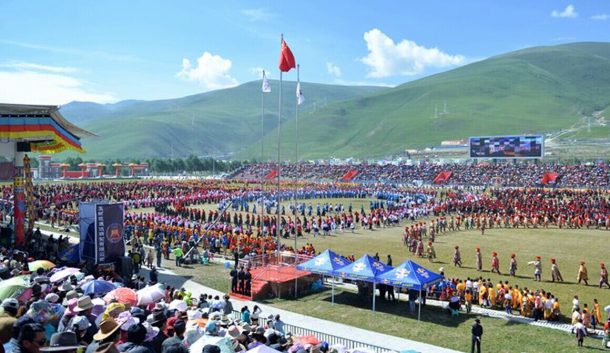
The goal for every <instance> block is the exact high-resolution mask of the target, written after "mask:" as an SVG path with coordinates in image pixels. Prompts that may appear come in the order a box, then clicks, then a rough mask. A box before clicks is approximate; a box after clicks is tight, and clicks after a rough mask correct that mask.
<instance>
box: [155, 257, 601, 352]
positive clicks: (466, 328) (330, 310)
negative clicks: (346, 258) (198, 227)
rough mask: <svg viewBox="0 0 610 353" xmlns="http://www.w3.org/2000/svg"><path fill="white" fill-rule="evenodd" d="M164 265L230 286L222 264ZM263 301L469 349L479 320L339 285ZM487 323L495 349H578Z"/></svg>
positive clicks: (591, 347)
mask: <svg viewBox="0 0 610 353" xmlns="http://www.w3.org/2000/svg"><path fill="white" fill-rule="evenodd" d="M163 266H164V267H166V268H168V269H171V270H172V271H174V272H176V273H178V274H180V275H182V276H185V277H186V278H187V279H191V280H193V281H195V282H199V283H202V284H203V285H206V286H209V287H211V288H215V289H218V290H220V291H222V292H225V291H228V289H229V270H228V269H226V268H225V267H224V266H223V265H222V264H221V263H211V264H209V265H205V266H203V265H185V266H183V267H180V268H177V267H175V265H174V262H173V261H164V262H163ZM608 292H610V291H607V290H606V291H605V292H601V293H602V294H606V295H607V293H608ZM403 298H404V296H403ZM264 303H266V304H269V305H271V306H274V307H277V308H280V309H284V310H288V311H292V312H296V313H300V314H303V315H308V316H313V317H317V318H321V319H326V320H331V321H337V322H341V323H344V324H347V325H351V326H355V327H359V328H363V329H366V330H370V331H375V332H380V333H385V334H388V335H392V336H397V337H402V338H406V339H411V340H415V341H420V342H426V343H429V344H433V345H438V346H441V347H445V348H450V349H455V350H459V351H469V349H470V326H471V324H472V322H473V320H474V318H475V316H473V315H466V314H464V313H462V314H460V316H459V317H457V318H455V317H450V316H449V315H447V314H446V312H445V311H443V310H441V309H440V308H438V307H432V306H428V307H426V308H425V309H423V310H422V316H421V321H420V322H418V321H417V315H416V314H409V313H408V304H407V303H405V302H400V303H395V302H383V301H378V302H377V311H376V312H373V311H371V302H370V301H368V300H361V299H360V298H359V297H358V296H357V295H356V294H355V293H354V292H351V291H349V290H348V289H339V288H338V289H337V290H336V296H335V304H334V305H333V304H331V291H330V290H327V291H324V292H320V293H317V294H312V295H308V296H304V297H300V298H299V299H298V300H294V299H292V298H282V299H272V300H267V301H264ZM237 309H239V308H237ZM567 310H569V308H568V309H567ZM482 322H483V325H484V327H485V338H484V347H489V348H490V349H492V347H493V351H494V352H505V353H512V352H515V349H516V347H519V348H518V351H519V352H565V353H571V352H574V348H575V347H574V346H575V342H574V336H573V335H570V334H567V333H565V332H562V331H557V330H553V329H549V328H542V327H535V326H529V325H525V324H519V323H516V322H513V321H508V320H502V319H493V318H483V320H482ZM331 333H332V332H331ZM354 339H358V338H357V337H356V338H354ZM600 344H601V343H600V340H593V339H587V340H586V341H585V347H584V348H582V349H580V350H579V351H580V352H594V351H598V350H599V348H598V347H599V346H600Z"/></svg>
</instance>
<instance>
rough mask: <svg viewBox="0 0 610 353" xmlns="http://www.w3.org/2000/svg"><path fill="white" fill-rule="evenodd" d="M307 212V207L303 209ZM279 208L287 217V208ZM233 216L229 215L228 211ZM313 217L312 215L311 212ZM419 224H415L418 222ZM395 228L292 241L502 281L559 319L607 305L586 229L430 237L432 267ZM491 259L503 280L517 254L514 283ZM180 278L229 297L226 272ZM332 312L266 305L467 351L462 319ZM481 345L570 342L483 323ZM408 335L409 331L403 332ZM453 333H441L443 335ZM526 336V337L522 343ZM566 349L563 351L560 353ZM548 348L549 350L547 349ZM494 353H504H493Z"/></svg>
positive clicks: (350, 305) (596, 246) (187, 271)
mask: <svg viewBox="0 0 610 353" xmlns="http://www.w3.org/2000/svg"><path fill="white" fill-rule="evenodd" d="M320 201H323V202H329V203H330V202H332V203H333V204H337V203H342V204H343V205H344V206H346V207H347V205H349V204H350V202H351V203H352V206H353V207H354V210H359V209H360V206H361V205H362V206H364V208H365V210H367V212H368V206H369V200H368V199H352V200H350V199H325V200H320ZM305 202H306V204H309V203H310V202H309V200H306V201H305ZM311 203H312V205H314V207H315V205H316V203H317V200H311ZM289 204H290V203H288V202H287V203H285V206H286V209H287V210H288V205H289ZM195 207H202V208H204V209H206V210H208V209H215V206H214V205H210V204H207V205H204V206H195ZM152 211H153V210H152V209H136V210H134V212H138V213H140V212H144V213H146V212H152ZM231 212H233V211H231ZM314 212H315V211H314ZM420 221H422V220H420ZM405 224H408V223H406V222H402V224H401V226H400V227H390V228H378V229H375V230H373V231H369V230H363V229H361V228H357V229H356V231H355V233H354V234H352V233H351V232H350V231H349V230H347V231H346V232H345V233H342V234H341V233H334V234H332V235H331V236H318V237H316V238H314V237H313V236H312V235H307V236H304V237H299V238H298V239H297V242H298V243H297V244H298V247H301V246H303V245H305V244H306V243H312V244H313V245H314V247H315V248H316V250H317V251H323V250H324V249H326V248H330V249H333V250H334V251H336V252H338V253H341V254H343V255H350V254H354V255H355V257H356V258H358V257H359V256H360V255H362V254H364V253H369V254H370V255H373V254H375V253H376V252H378V253H379V255H380V257H381V260H382V261H384V260H385V259H386V256H387V254H391V255H392V258H393V261H394V265H396V264H399V263H400V262H402V261H403V260H404V259H406V258H411V259H414V260H415V261H418V262H420V263H421V264H423V265H424V266H427V267H429V268H430V269H431V270H434V271H436V270H438V269H439V267H441V266H442V267H444V269H445V274H446V275H447V276H448V277H458V278H466V277H467V276H470V277H478V276H483V277H484V278H490V279H491V280H492V282H493V283H497V282H498V281H499V280H502V281H503V282H504V281H509V283H510V284H511V285H512V284H518V285H519V287H520V288H524V287H527V288H530V289H539V288H541V289H545V290H546V291H551V292H552V293H554V294H555V295H556V296H557V297H558V298H559V300H560V303H562V311H563V313H569V311H570V307H571V299H572V297H573V296H574V295H579V296H580V298H581V303H588V304H589V305H592V300H593V298H597V299H599V300H600V302H601V303H606V302H607V301H608V298H610V291H608V290H607V289H599V288H597V287H596V286H594V284H596V282H597V277H598V264H599V262H600V261H606V262H607V261H608V259H607V258H606V257H607V256H608V255H607V251H606V250H605V247H604V244H605V243H606V241H605V238H606V237H607V236H608V234H609V232H608V231H604V230H586V229H578V230H576V229H574V230H572V229H563V230H560V229H557V228H551V229H531V228H530V229H523V228H520V229H503V228H502V229H487V230H486V232H485V235H481V233H480V231H477V230H472V231H460V232H447V233H445V234H442V235H440V236H438V237H437V239H436V242H435V248H436V252H437V256H438V258H437V260H436V261H435V262H434V263H430V262H428V260H427V259H416V258H414V257H413V256H411V254H410V253H409V252H408V251H407V249H406V247H405V246H404V245H403V243H402V230H403V228H404V225H405ZM281 241H282V242H283V243H285V244H286V245H289V246H294V238H289V239H281ZM455 245H459V246H460V248H461V249H462V260H463V267H461V268H459V267H454V266H453V265H452V264H451V258H452V255H453V248H454V246H455ZM477 246H479V247H480V248H481V251H482V253H483V266H484V271H482V272H478V271H476V269H475V268H474V265H475V257H474V251H475V248H476V247H477ZM492 251H496V252H498V254H499V257H500V270H501V271H502V272H504V271H506V272H508V271H507V270H508V259H509V256H510V254H511V253H516V254H517V259H518V261H519V269H518V272H517V275H518V276H517V277H510V276H508V275H501V276H499V275H497V274H492V273H490V272H489V268H490V261H491V260H490V259H491V252H492ZM535 256H541V257H542V258H543V282H541V283H539V282H535V281H533V270H534V269H533V267H531V266H527V261H531V260H533V259H534V258H535ZM550 258H556V259H557V260H558V264H559V266H560V269H561V271H562V273H563V276H564V278H565V279H566V282H564V283H551V282H549V281H548V280H549V277H550V262H549V259H550ZM580 260H585V261H587V264H588V266H589V277H590V284H591V285H590V286H584V285H578V284H576V283H575V279H576V273H577V269H578V262H579V261H580ZM165 266H167V267H169V268H172V269H174V267H173V261H169V262H168V261H164V267H165ZM176 270H177V272H178V273H179V274H181V275H184V276H187V277H192V279H194V280H196V281H198V282H201V283H203V284H205V285H207V286H210V287H212V288H216V289H218V290H221V291H228V284H229V282H228V270H226V269H224V268H222V266H220V265H218V264H212V265H210V266H207V267H204V268H203V270H201V269H200V266H199V265H195V266H193V267H191V266H188V265H187V266H186V267H184V268H180V269H176ZM336 300H337V305H335V306H332V305H331V304H330V293H329V292H323V293H319V294H315V295H309V296H306V297H302V298H300V299H299V300H298V301H294V300H283V299H282V300H272V301H271V302H270V303H271V304H272V305H274V306H277V307H279V308H284V309H287V310H291V311H295V312H300V313H303V314H307V315H312V316H316V317H320V318H328V319H331V320H339V321H342V322H345V323H347V324H350V325H354V326H357V327H362V328H365V329H369V330H373V331H378V332H384V333H388V334H391V335H397V336H400V337H404V338H409V339H414V340H420V341H426V342H429V343H431V344H436V345H440V346H444V347H447V348H452V349H458V350H467V349H468V342H466V341H467V340H464V339H463V337H465V336H467V335H468V330H469V327H470V323H471V321H472V317H468V316H466V315H461V316H460V317H459V318H457V319H456V318H450V317H448V316H447V315H446V314H445V313H443V312H441V310H440V309H438V308H430V307H429V308H426V309H425V310H423V311H422V322H421V323H417V320H416V317H415V316H413V315H409V314H407V306H406V304H404V303H401V304H394V303H384V302H378V307H377V308H378V312H376V313H373V312H372V311H371V310H370V304H371V303H370V302H369V301H359V300H358V297H357V296H356V295H355V294H352V293H348V292H344V291H343V290H338V292H337V298H336ZM484 324H485V327H486V337H485V338H486V343H487V344H489V345H490V346H494V347H506V350H505V351H506V352H510V351H514V349H513V348H511V347H521V348H520V349H521V350H522V351H527V352H539V351H549V350H548V349H551V347H552V351H555V352H562V351H565V352H570V351H571V349H572V347H573V346H574V342H573V341H574V337H573V336H572V335H568V334H566V333H563V332H558V331H555V330H548V329H544V328H539V327H531V326H530V327H527V329H525V328H526V327H525V326H523V325H520V324H515V323H514V322H509V321H503V320H499V319H487V320H485V323H484ZM405 327H408V329H404V328H405ZM448 327H451V328H456V329H452V330H447V329H446V328H448ZM524 335H525V336H524ZM588 345H589V346H591V347H598V346H599V341H597V340H588ZM566 347H570V348H566ZM547 348H548V349H547ZM499 351H503V350H502V349H500V350H499Z"/></svg>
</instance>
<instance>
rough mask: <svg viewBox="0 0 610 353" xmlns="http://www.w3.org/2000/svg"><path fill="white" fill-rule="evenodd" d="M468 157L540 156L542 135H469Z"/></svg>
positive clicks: (541, 152) (542, 141) (542, 142)
mask: <svg viewBox="0 0 610 353" xmlns="http://www.w3.org/2000/svg"><path fill="white" fill-rule="evenodd" d="M469 140H470V144H469V145H470V158H542V155H543V145H544V137H542V135H529V136H483V137H471V138H470V139H469Z"/></svg>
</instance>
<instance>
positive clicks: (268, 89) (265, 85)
mask: <svg viewBox="0 0 610 353" xmlns="http://www.w3.org/2000/svg"><path fill="white" fill-rule="evenodd" d="M262 89H263V93H270V92H271V85H270V84H269V80H267V76H266V75H265V70H263V88H262Z"/></svg>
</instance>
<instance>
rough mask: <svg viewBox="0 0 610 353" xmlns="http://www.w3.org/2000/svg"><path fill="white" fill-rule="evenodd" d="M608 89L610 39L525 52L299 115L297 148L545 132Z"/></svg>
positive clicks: (381, 148)
mask: <svg viewBox="0 0 610 353" xmlns="http://www.w3.org/2000/svg"><path fill="white" fill-rule="evenodd" d="M608 92H610V44H608V43H575V44H567V45H561V46H553V47H536V48H530V49H524V50H520V51H516V52H512V53H508V54H505V55H500V56H496V57H492V58H489V59H487V60H483V61H480V62H476V63H473V64H470V65H467V66H464V67H461V68H458V69H455V70H452V71H448V72H445V73H441V74H437V75H434V76H430V77H426V78H423V79H420V80H417V81H413V82H409V83H406V84H403V85H401V86H398V87H395V88H393V89H389V90H385V91H382V92H379V93H377V94H374V95H371V96H367V97H361V98H356V99H353V100H351V101H348V102H340V103H334V104H330V105H329V106H328V107H326V108H324V109H323V110H321V111H318V112H316V113H304V114H302V115H301V116H300V121H299V125H300V126H299V151H300V156H301V158H303V159H308V158H327V157H329V156H331V155H332V156H335V157H365V156H377V157H381V156H387V155H389V154H393V153H399V152H401V151H403V150H404V149H405V148H413V147H424V146H431V145H434V144H438V143H439V142H440V141H442V140H448V139H459V138H466V137H468V136H477V135H487V134H492V135H502V134H521V133H544V132H550V131H555V130H558V129H562V128H567V127H569V126H571V125H573V124H574V123H575V122H577V121H578V120H579V119H581V118H582V117H583V116H585V115H590V114H592V113H593V112H595V111H600V110H604V109H605V108H606V107H607V106H608V105H609V104H610V94H608ZM445 102H446V106H447V108H446V112H445V107H444V106H445ZM293 124H294V122H289V123H288V124H286V125H285V126H283V127H282V130H283V134H282V141H284V142H285V143H283V144H282V150H283V154H282V159H294V147H295V143H294V129H295V127H294V125H293ZM602 133H603V132H602ZM275 141H276V140H275V138H274V137H273V135H270V136H269V137H268V138H267V139H266V140H265V143H266V144H274V143H275V144H276V142H275ZM250 151H254V152H255V151H256V149H255V148H252V149H250ZM242 156H243V157H250V156H256V153H251V154H243V155H242Z"/></svg>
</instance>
